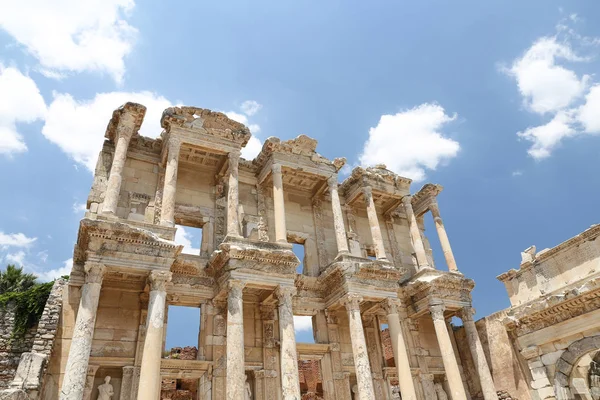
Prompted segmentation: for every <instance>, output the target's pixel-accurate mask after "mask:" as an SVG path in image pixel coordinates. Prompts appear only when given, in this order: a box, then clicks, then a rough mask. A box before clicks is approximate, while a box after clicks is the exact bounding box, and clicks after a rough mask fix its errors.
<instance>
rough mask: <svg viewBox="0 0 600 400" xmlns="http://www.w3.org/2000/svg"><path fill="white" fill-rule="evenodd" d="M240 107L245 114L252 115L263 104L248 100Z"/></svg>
mask: <svg viewBox="0 0 600 400" xmlns="http://www.w3.org/2000/svg"><path fill="white" fill-rule="evenodd" d="M240 108H241V109H242V112H243V113H244V114H246V115H247V116H249V117H251V116H253V115H254V114H256V113H257V112H258V111H259V110H260V109H261V108H262V104H259V103H258V102H257V101H255V100H246V101H245V102H243V103H242V106H241V107H240Z"/></svg>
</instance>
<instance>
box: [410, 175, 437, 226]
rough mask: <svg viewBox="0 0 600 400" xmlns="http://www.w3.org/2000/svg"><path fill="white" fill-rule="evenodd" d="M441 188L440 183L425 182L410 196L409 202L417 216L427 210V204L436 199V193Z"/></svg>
mask: <svg viewBox="0 0 600 400" xmlns="http://www.w3.org/2000/svg"><path fill="white" fill-rule="evenodd" d="M443 189H444V188H443V186H442V185H438V184H433V183H426V184H425V185H424V186H423V187H422V188H421V189H420V190H419V191H418V192H417V193H415V194H413V195H412V196H411V197H412V199H411V204H412V207H413V211H414V213H415V216H416V217H417V218H418V217H419V216H421V215H423V214H424V213H426V212H427V210H429V206H430V205H431V203H432V202H435V201H436V197H437V195H438V194H440V193H441V191H442V190H443Z"/></svg>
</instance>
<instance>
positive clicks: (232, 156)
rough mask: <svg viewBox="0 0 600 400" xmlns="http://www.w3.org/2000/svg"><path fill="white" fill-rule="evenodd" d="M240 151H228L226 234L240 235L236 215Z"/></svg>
mask: <svg viewBox="0 0 600 400" xmlns="http://www.w3.org/2000/svg"><path fill="white" fill-rule="evenodd" d="M239 163H240V152H239V151H232V152H231V153H229V185H228V188H227V236H232V237H239V236H240V223H239V216H238V204H239V191H238V185H239V183H238V165H239Z"/></svg>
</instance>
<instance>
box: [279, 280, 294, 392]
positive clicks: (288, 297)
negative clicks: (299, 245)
mask: <svg viewBox="0 0 600 400" xmlns="http://www.w3.org/2000/svg"><path fill="white" fill-rule="evenodd" d="M295 294H296V288H295V287H293V286H279V287H278V288H277V290H275V296H276V297H277V299H278V300H279V307H278V308H279V339H280V340H281V348H280V353H281V391H282V394H283V400H300V376H299V374H298V354H297V352H296V332H295V330H294V313H293V311H292V297H293V296H294V295H295Z"/></svg>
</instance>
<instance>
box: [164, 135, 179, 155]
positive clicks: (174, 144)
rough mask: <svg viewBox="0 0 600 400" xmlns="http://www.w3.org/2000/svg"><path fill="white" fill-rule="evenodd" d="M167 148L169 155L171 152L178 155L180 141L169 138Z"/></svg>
mask: <svg viewBox="0 0 600 400" xmlns="http://www.w3.org/2000/svg"><path fill="white" fill-rule="evenodd" d="M167 146H168V150H169V153H172V152H178V153H179V150H180V149H181V140H179V139H176V138H172V137H170V138H169V142H168V144H167Z"/></svg>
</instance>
